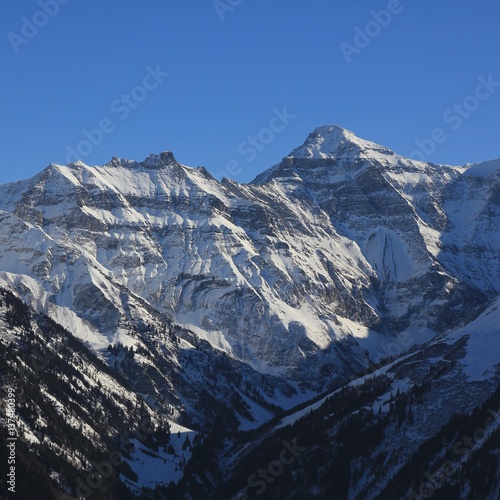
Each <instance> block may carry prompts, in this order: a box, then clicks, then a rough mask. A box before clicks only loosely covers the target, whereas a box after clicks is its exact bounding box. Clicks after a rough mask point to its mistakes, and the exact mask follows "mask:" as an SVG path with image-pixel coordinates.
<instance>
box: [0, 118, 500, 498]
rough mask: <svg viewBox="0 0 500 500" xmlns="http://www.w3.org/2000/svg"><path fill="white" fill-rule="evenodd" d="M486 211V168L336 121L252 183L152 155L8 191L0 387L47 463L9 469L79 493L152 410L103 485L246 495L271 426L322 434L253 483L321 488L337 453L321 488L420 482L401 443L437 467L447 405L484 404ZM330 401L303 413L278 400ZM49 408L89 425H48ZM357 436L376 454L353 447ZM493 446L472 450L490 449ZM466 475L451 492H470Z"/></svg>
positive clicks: (489, 244) (492, 204)
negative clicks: (144, 435) (149, 429)
mask: <svg viewBox="0 0 500 500" xmlns="http://www.w3.org/2000/svg"><path fill="white" fill-rule="evenodd" d="M499 221H500V160H496V161H490V162H485V163H481V164H477V165H467V166H465V167H454V166H448V165H434V164H431V163H423V162H417V161H412V160H409V159H407V158H404V157H401V156H399V155H397V154H395V153H394V152H392V151H390V150H389V149H387V148H385V147H383V146H380V145H377V144H374V143H372V142H369V141H365V140H363V139H360V138H358V137H356V136H355V135H354V134H353V133H351V132H349V131H347V130H345V129H342V128H340V127H336V126H325V127H320V128H318V129H316V130H315V131H314V132H313V133H311V134H310V135H309V137H308V138H307V139H306V141H305V142H304V144H303V145H302V146H301V147H299V148H297V149H295V150H294V151H292V152H291V153H290V154H289V155H288V156H286V157H285V158H283V160H282V161H281V162H280V163H279V164H278V165H275V166H274V167H272V168H270V169H269V170H267V171H266V172H263V173H262V174H261V175H259V176H258V177H257V178H256V179H255V180H254V181H253V182H251V183H250V184H238V183H236V182H234V181H232V180H228V179H223V180H222V181H220V182H219V181H217V180H216V179H214V178H213V177H212V176H211V175H210V174H209V173H208V172H207V171H206V170H205V169H204V168H202V167H200V168H196V169H194V168H190V167H187V166H185V165H182V164H180V163H178V162H177V160H176V159H175V158H174V156H173V154H172V153H171V152H164V153H161V154H160V155H158V156H157V155H151V156H149V157H148V158H146V159H145V160H144V161H143V162H140V163H139V162H135V161H130V160H123V159H118V158H113V159H112V160H111V162H110V163H108V164H106V165H103V166H100V167H98V166H96V167H89V166H87V165H85V164H83V163H81V162H76V163H71V164H69V165H66V166H60V165H54V164H52V165H50V166H49V167H47V168H46V169H45V170H43V171H42V172H41V173H40V174H38V175H36V176H35V177H33V178H31V179H28V180H26V181H21V182H16V183H11V184H6V185H3V186H0V286H1V287H3V288H2V290H1V293H0V295H2V297H7V298H8V300H7V299H2V298H1V297H0V348H1V349H2V352H3V353H4V354H5V356H4V358H3V359H4V361H3V365H4V368H5V370H2V374H3V373H5V374H7V375H6V376H3V375H2V377H3V378H1V380H0V382H1V383H2V385H3V386H4V387H5V386H6V385H8V384H10V385H13V386H16V387H17V388H19V390H22V391H24V392H23V393H24V394H26V396H25V397H24V399H23V406H22V407H21V408H22V409H23V412H24V413H22V415H21V420H22V422H21V424H22V427H23V429H24V431H23V432H24V433H25V436H29V438H26V439H24V441H23V442H24V443H25V446H26V448H25V449H24V448H23V453H25V456H26V457H27V456H28V451H33V450H34V451H36V453H37V456H40V457H43V460H42V462H43V463H42V464H40V463H31V462H30V461H29V460H28V459H26V460H25V461H24V462H23V463H24V465H25V466H26V467H28V468H30V467H31V468H32V469H33V470H35V471H36V474H38V475H39V476H40V477H43V478H45V479H44V482H43V488H45V490H44V491H52V492H53V490H54V488H55V489H56V490H57V489H58V490H57V491H59V490H60V491H67V492H70V493H71V494H76V495H77V496H78V492H77V491H76V487H77V483H76V481H77V478H78V477H79V475H80V476H81V474H82V473H83V472H84V471H86V472H89V470H91V465H89V464H91V462H92V461H95V460H100V459H101V458H102V457H101V456H100V455H99V454H100V453H105V454H106V453H107V454H109V453H110V452H111V451H112V450H113V446H115V442H114V440H115V439H116V437H117V434H118V433H119V432H122V431H123V427H126V428H131V429H133V428H135V427H137V424H138V420H140V419H141V418H143V417H144V416H146V415H147V416H149V417H148V418H150V419H151V421H152V422H154V425H155V434H154V435H152V437H151V439H150V440H149V441H148V443H147V445H145V444H144V443H141V445H143V448H142V451H140V450H139V451H137V452H135V451H134V453H129V454H128V455H127V457H126V458H127V462H126V463H127V464H128V465H126V466H125V469H124V471H125V472H123V471H122V472H119V473H118V472H117V471H114V472H113V474H112V475H111V476H110V478H108V479H109V481H107V482H106V483H105V485H104V489H105V490H106V491H112V492H114V493H113V494H115V495H117V496H118V497H121V498H125V497H124V496H123V494H124V493H123V492H124V491H128V490H122V489H120V488H122V486H124V485H126V487H127V488H128V489H130V491H132V492H134V493H135V494H137V495H142V498H164V496H165V495H166V494H167V492H168V495H169V496H168V497H169V498H176V495H178V497H179V498H186V497H191V498H204V496H203V495H202V493H203V492H204V491H210V492H211V494H212V495H214V497H215V498H232V497H233V496H234V495H240V494H241V495H243V497H244V498H245V495H249V496H250V497H251V496H252V495H254V494H256V491H255V488H254V489H252V488H253V486H252V485H251V484H248V483H245V481H246V478H247V476H248V474H250V473H251V471H252V470H253V469H252V467H254V466H255V465H256V464H257V465H258V462H259V460H260V461H262V460H264V459H266V460H268V461H272V460H274V458H275V456H274V455H273V454H275V453H277V454H278V456H280V452H281V450H279V449H278V450H277V449H275V443H276V440H277V439H279V440H280V441H279V442H281V441H282V440H283V439H288V440H289V442H292V441H293V439H294V436H295V437H296V436H297V435H300V436H303V435H304V434H303V433H304V432H305V430H304V429H307V428H309V429H310V428H311V426H314V427H315V428H316V427H317V428H318V432H317V433H316V434H314V435H312V436H308V437H307V439H308V440H309V441H308V442H309V445H308V448H307V451H305V452H304V453H303V454H302V455H301V458H299V459H298V460H297V465H298V468H297V469H295V472H293V470H292V469H287V472H286V473H284V474H283V476H280V478H281V479H280V480H279V481H278V480H277V481H276V484H275V486H276V488H277V489H274V490H273V489H272V488H268V486H267V485H266V493H265V494H266V495H268V497H269V498H283V497H289V498H293V495H295V497H296V498H304V497H311V498H315V497H317V498H323V497H325V498H332V496H331V492H332V491H337V490H335V488H334V485H331V484H330V483H328V481H327V479H326V478H327V477H330V476H331V477H333V473H332V471H333V470H335V468H336V467H341V468H342V471H343V473H342V477H343V482H342V484H341V485H340V486H339V489H338V491H337V493H336V494H337V496H336V497H335V496H334V498H377V495H379V496H380V498H384V495H385V497H386V498H387V497H388V496H389V497H391V495H392V496H393V497H398V495H400V496H402V495H403V494H402V493H401V491H403V489H405V488H410V487H418V486H419V485H417V484H414V483H412V482H411V480H410V479H408V467H412V466H413V465H415V463H414V462H415V460H416V459H415V456H417V457H419V456H421V457H423V458H422V460H421V461H420V462H419V463H418V467H424V465H425V467H430V468H433V467H434V466H435V463H436V461H437V457H438V456H441V455H440V454H442V452H443V449H442V448H439V446H438V445H437V444H436V443H438V442H444V441H443V439H444V440H445V441H446V440H448V441H450V440H451V441H452V439H451V438H450V436H451V435H452V434H453V432H455V434H456V433H459V432H462V430H463V429H464V428H465V427H466V423H464V421H463V420H464V419H465V420H466V417H465V416H464V415H462V414H465V412H469V413H470V412H473V411H477V412H479V413H481V411H483V410H484V408H483V406H484V405H485V404H496V402H497V400H498V394H497V393H498V391H497V392H495V391H496V388H497V387H498V382H499V372H498V368H499V365H500V352H499V351H498V345H499V344H498V327H497V325H498V324H499V321H500V316H499V314H500V308H499V307H498V306H499V303H498V300H499V291H500V265H499V262H500V224H499ZM47 346H48V347H47ZM47 348H48V349H49V351H48V352H50V353H53V355H51V357H50V359H49V361H47V360H45V361H47V362H45V363H44V364H45V366H44V368H43V369H42V370H35V371H36V373H34V372H33V370H34V369H33V352H40V351H43V349H47ZM33 349H35V351H33ZM72 350H73V351H74V352H75V354H74V355H71V351H72ZM44 352H45V351H44ZM388 358H391V359H390V362H388ZM394 358H396V359H394ZM36 360H38V361H39V357H37V356H35V364H36ZM387 363H388V364H387ZM29 366H31V368H29ZM19 367H24V369H20V368H19ZM85 367H87V368H85ZM372 371H373V372H374V374H373V375H372V376H371V378H369V379H368V377H367V376H363V374H366V373H368V372H372ZM32 372H33V373H32ZM87 372H89V373H87ZM90 372H91V373H90ZM82 373H83V375H82ZM26 375H28V378H27V379H26V380H27V382H25V381H24V378H26ZM37 377H38V379H37ZM37 380H40V383H41V384H42V386H43V388H44V389H43V391H42V395H41V396H40V397H37V396H35V393H36V390H35V388H36V384H37V383H38V382H37ZM368 380H370V383H369V384H368V382H367V381H368ZM98 381H101V382H100V383H101V385H99V384H98ZM360 388H362V389H360ZM325 393H328V394H331V397H330V398H327V397H324V398H323V399H321V400H319V401H316V402H314V404H312V405H311V406H309V407H307V411H309V410H311V411H312V414H311V416H310V417H308V420H307V419H306V420H299V416H303V415H304V414H305V413H304V412H305V410H300V411H297V409H295V410H291V408H292V407H294V405H297V404H299V403H300V404H304V405H306V404H307V401H308V400H310V399H311V398H314V397H319V396H318V395H320V394H321V395H324V394H325ZM492 398H493V399H492ZM495 398H496V399H495ZM63 400H68V401H70V402H71V404H70V405H69V406H68V409H67V411H66V412H65V411H63V410H62V409H61V405H63V404H64V403H63ZM89 402H90V404H89ZM442 408H444V410H442ZM125 409H127V411H130V412H131V415H130V417H126V418H125V417H123V413H125V412H126V410H125ZM283 411H288V412H289V413H290V414H289V415H288V416H287V417H283ZM30 412H31V413H33V412H35V413H37V412H38V413H39V414H41V415H42V417H41V422H37V421H35V420H33V419H31V418H30V417H29V414H30ZM460 412H461V414H460V415H458V416H457V414H458V413H460ZM106 413H109V415H107V416H104V414H106ZM56 414H58V415H59V417H54V415H56ZM410 415H411V416H410ZM481 415H482V413H481ZM429 416H430V417H429ZM108 417H109V418H111V417H113V418H115V417H116V418H118V419H121V420H123V419H125V420H123V426H117V425H116V424H113V423H112V422H111V421H108V420H109V418H108ZM51 418H58V419H59V420H60V421H61V422H62V420H69V421H71V422H85V425H83V426H81V427H78V426H76V424H75V426H73V427H74V429H73V430H70V429H69V427H64V429H66V430H65V431H64V432H63V433H60V434H57V433H53V432H52V431H51V434H50V436H49V438H48V439H45V436H46V433H47V430H44V429H46V427H47V425H45V423H46V422H49V421H50V419H51ZM107 419H108V420H107ZM273 419H274V420H273ZM427 419H429V423H428V424H427V423H426V422H427ZM454 419H455V420H454ZM460 419H462V420H460ZM59 420H57V421H58V422H59ZM221 422H223V423H224V425H223V426H221ZM264 422H268V423H267V424H265V425H264V426H263V427H259V426H260V425H261V424H263V423H264ZM269 422H270V423H269ZM301 422H302V423H301ZM304 422H306V424H304ZM494 422H496V420H495V421H494ZM21 424H20V425H21ZM292 424H293V426H294V427H292V428H291V429H292V430H290V429H289V428H288V427H287V426H288V425H292ZM58 425H59V424H58ZM61 425H63V424H61ZM179 425H180V426H181V427H180V429H181V430H182V433H185V434H188V435H190V436H191V438H192V439H194V436H195V435H199V437H198V438H197V446H195V447H194V449H192V450H191V448H192V447H188V446H187V445H185V446H184V448H180V446H181V445H182V444H183V443H181V442H180V441H179V442H177V441H175V440H174V441H172V442H170V441H169V440H170V439H171V436H170V431H169V432H166V431H165V429H171V428H177V427H175V426H179ZM495 425H496V424H495ZM301 426H302V427H301ZM426 426H427V427H426ZM446 426H449V427H446ZM422 427H426V428H427V431H426V432H425V433H423V434H422V433H421V432H420V429H421V428H422ZM443 429H444V430H443ZM201 430H202V431H203V434H204V436H203V437H200V436H201V433H200V431H201ZM360 430H361V431H362V432H360V436H364V435H365V434H366V436H367V438H366V441H365V443H366V446H367V450H368V451H366V450H365V449H364V448H363V446H362V443H363V441H360V442H358V441H356V442H353V443H354V444H352V443H350V442H349V440H350V439H351V436H352V434H353V433H356V432H358V431H360ZM241 431H247V432H246V433H245V432H243V433H241ZM238 432H240V433H239V434H238ZM496 432H497V427H495V426H494V427H491V433H492V434H491V435H492V436H493V435H495V436H496V434H495V433H496ZM297 433H299V434H297ZM363 433H365V434H363ZM398 433H402V435H403V436H404V437H405V439H406V440H407V441H408V443H409V444H410V445H411V446H410V448H411V449H409V450H406V451H405V450H403V449H402V448H401V446H400V445H401V443H402V442H403V440H402V439H401V438H396V437H395V436H397V435H398ZM443 433H444V434H443ZM94 434H95V435H97V436H99V441H98V442H96V444H95V446H93V447H89V445H88V444H86V445H84V446H83V445H82V443H86V442H87V441H88V440H89V439H90V437H91V436H93V435H94ZM166 434H168V438H167V436H166ZM282 438H283V439H282ZM2 439H3V437H2ZM172 439H173V438H172ZM179 439H180V438H179ZM360 439H361V438H360ZM494 439H498V438H497V437H495V438H494ZM494 439H492V440H489V439H485V440H481V442H479V441H478V443H477V446H476V448H477V449H476V451H478V450H482V453H483V458H484V462H485V463H492V461H494V460H497V455H495V452H494V444H492V443H495V442H496V441H495V440H494ZM429 440H431V441H432V442H431V441H429ZM169 442H170V443H173V445H175V446H174V448H173V451H172V449H170V451H168V446H167V445H168V444H169ZM287 442H288V441H287ZM273 443H274V444H273ZM325 443H326V444H325ZM405 443H406V441H405ZM351 444H352V449H351V448H350V446H351ZM177 445H179V446H177ZM23 446H24V445H23ZM162 446H163V448H162ZM178 448H179V449H178ZM72 450H73V451H72ZM332 450H333V453H330V452H331V451H332ZM422 450H424V451H422ZM188 451H189V453H188ZM191 451H192V457H193V458H192V459H191V460H189V458H190V457H191ZM325 453H326V454H328V453H330V455H329V457H330V458H329V459H328V460H326V458H325V457H324V454H325ZM419 454H420V455H419ZM470 455H471V456H472V452H471V454H470ZM145 456H149V457H152V458H153V461H152V462H151V461H150V460H149V459H145ZM351 456H353V457H355V460H354V461H353V462H352V463H351V462H350V459H349V457H351ZM23 457H24V455H23ZM56 457H59V458H56ZM467 457H469V455H468V456H467ZM467 457H466V458H467ZM455 458H456V457H455ZM467 461H469V462H468V463H469V465H470V466H471V467H473V463H474V461H473V460H472V458H471V459H470V460H469V458H467V460H465V458H464V461H463V462H460V463H459V461H457V460H456V462H457V464H456V465H457V467H458V466H459V465H460V466H461V465H463V464H466V462H467ZM35 462H36V461H35ZM186 462H187V463H186ZM162 463H163V464H166V465H165V467H162V466H161V464H162ZM266 463H267V462H266ZM319 463H322V464H323V467H322V468H319V469H318V467H316V466H315V467H314V470H312V468H311V464H319ZM381 463H383V464H384V465H383V466H382V465H380V464H381ZM158 464H159V465H158ZM412 464H413V465H412ZM471 464H472V465H471ZM167 465H168V466H167ZM379 465H380V466H379ZM148 467H152V468H153V469H154V470H156V471H157V472H158V474H159V475H158V476H155V475H151V474H150V473H149V471H146V469H148ZM425 467H424V468H425ZM59 470H62V472H60V473H59V472H58V471H59ZM471 470H472V469H471ZM165 471H166V472H165ZM389 471H392V472H393V474H392V473H391V474H390V475H389V476H387V474H388V473H389ZM56 472H57V473H58V474H61V476H60V477H59V476H57V475H55V474H56ZM424 472H425V470H424V471H423V473H424ZM493 472H494V473H495V474H496V473H497V472H498V471H497V469H496V468H495V467H493ZM183 473H185V474H184V479H181V477H182V476H183ZM247 473H248V474H247ZM162 474H163V476H165V475H166V477H167V479H168V481H167V479H165V478H164V477H163V476H162ZM294 474H295V475H294ZM318 474H319V475H318ZM488 474H489V476H488V477H489V480H490V483H489V485H490V486H489V490H488V494H491V495H494V492H495V489H494V488H497V487H498V484H499V483H498V481H496V479H495V478H496V476H495V475H494V474H493V473H491V471H490V472H488ZM472 475H473V474H472V472H471V477H472ZM56 476H57V477H56ZM386 476H387V477H386ZM381 477H384V478H385V479H384V481H381V479H380V478H381ZM460 477H462V479H463V476H460ZM48 478H52V479H51V480H49V479H48ZM297 478H300V481H299V482H300V484H301V485H302V486H303V488H302V489H301V488H299V487H296V485H297V481H298V479H297ZM170 481H172V483H171V484H170ZM179 481H180V482H179ZM461 481H462V482H461V483H460V481H458V482H456V483H453V482H452V483H453V488H460V487H463V488H466V487H468V488H471V487H472V486H471V484H472V483H470V481H469V482H467V481H465V480H461ZM174 483H179V484H178V486H175V484H174ZM273 483H274V481H273ZM320 483H321V484H323V485H324V488H323V489H318V484H320ZM169 484H170V486H169ZM254 484H255V483H254ZM268 484H270V483H268ZM447 484H448V483H447ZM450 484H451V483H450ZM294 485H295V486H294ZM142 487H146V488H150V489H151V490H153V489H154V488H155V487H157V495H159V496H154V495H155V494H153V493H152V492H151V490H143V489H142ZM54 491H55V490H54ZM100 491H101V490H100ZM405 491H406V489H405ZM450 491H451V490H450ZM453 491H455V490H453ZM369 492H371V493H369ZM396 492H397V493H396ZM448 493H449V492H448ZM127 494H128V493H127ZM162 495H163V496H162ZM186 495H187V496H186ZM200 495H202V496H200ZM321 495H324V496H321ZM387 495H388V496H387ZM82 496H84V495H82ZM402 497H403V496H402ZM110 498H111V497H110ZM417 498H418V496H417ZM463 498H467V496H464V497H463ZM471 498H473V497H471ZM485 498H486V496H485ZM491 498H494V496H491Z"/></svg>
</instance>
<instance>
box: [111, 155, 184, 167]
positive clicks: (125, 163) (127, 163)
mask: <svg viewBox="0 0 500 500" xmlns="http://www.w3.org/2000/svg"><path fill="white" fill-rule="evenodd" d="M108 165H111V166H114V167H117V166H121V167H127V168H137V167H142V168H144V169H147V170H161V169H163V168H165V167H168V166H172V165H179V163H178V162H177V160H176V159H175V157H174V154H173V153H172V151H163V152H161V153H160V154H159V155H156V154H150V155H148V156H147V157H146V158H145V159H144V160H143V161H141V162H140V163H139V162H136V161H133V160H127V159H125V158H117V157H116V156H113V158H112V159H111V161H110V162H109V164H108Z"/></svg>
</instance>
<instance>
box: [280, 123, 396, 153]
mask: <svg viewBox="0 0 500 500" xmlns="http://www.w3.org/2000/svg"><path fill="white" fill-rule="evenodd" d="M366 149H375V150H381V149H384V150H385V149H387V148H384V147H383V146H380V145H378V144H375V143H374V142H371V141H366V140H364V139H360V138H359V137H357V136H356V135H355V134H354V133H353V132H351V131H350V130H347V129H345V128H343V127H340V126H338V125H323V126H321V127H317V128H315V129H314V130H313V131H312V132H311V133H310V134H309V135H308V136H307V139H306V140H305V142H304V144H302V146H300V147H298V148H296V149H294V150H293V151H292V152H291V153H290V154H289V155H288V156H289V157H293V158H339V157H342V156H346V155H348V153H351V154H352V153H353V152H359V151H362V150H366ZM349 156H350V155H349Z"/></svg>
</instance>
